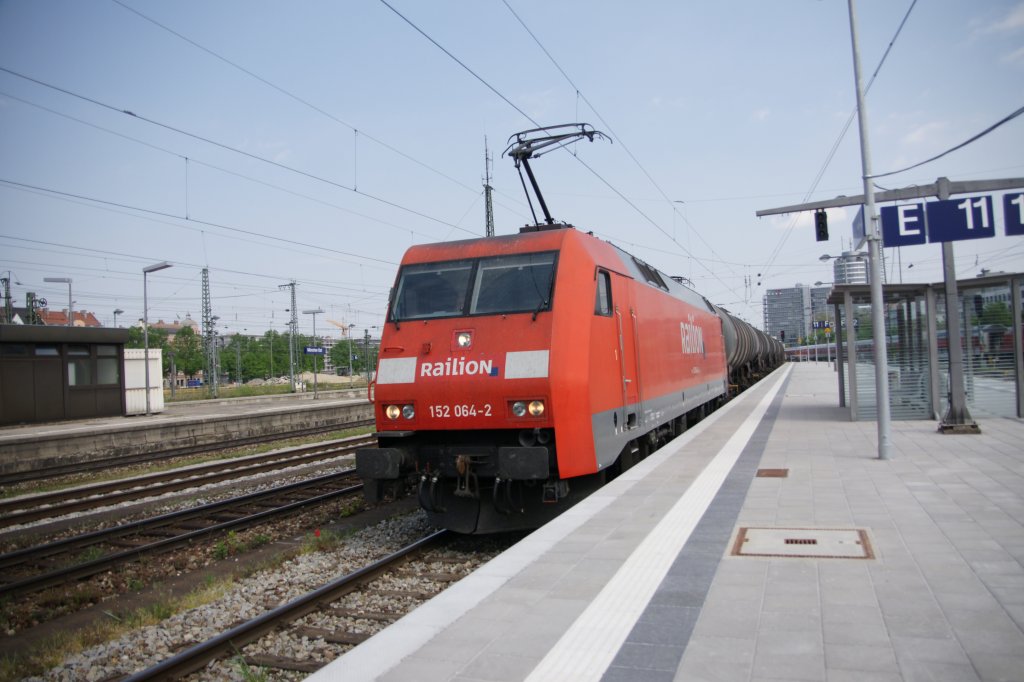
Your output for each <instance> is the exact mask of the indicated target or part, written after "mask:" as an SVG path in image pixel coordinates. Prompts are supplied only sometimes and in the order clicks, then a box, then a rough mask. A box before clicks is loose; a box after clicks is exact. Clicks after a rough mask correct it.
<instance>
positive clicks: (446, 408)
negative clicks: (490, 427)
mask: <svg viewBox="0 0 1024 682" xmlns="http://www.w3.org/2000/svg"><path fill="white" fill-rule="evenodd" d="M428 409H429V410H430V416H431V417H432V418H434V419H450V418H452V417H455V418H459V419H461V418H465V417H490V416H491V414H492V409H491V405H490V404H489V403H484V404H483V405H463V404H459V405H430V406H429V408H428Z"/></svg>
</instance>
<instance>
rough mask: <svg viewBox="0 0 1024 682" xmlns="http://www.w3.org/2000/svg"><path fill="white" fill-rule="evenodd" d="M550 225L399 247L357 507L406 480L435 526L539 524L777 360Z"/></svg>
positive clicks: (601, 250)
mask: <svg viewBox="0 0 1024 682" xmlns="http://www.w3.org/2000/svg"><path fill="white" fill-rule="evenodd" d="M528 132H530V131H528ZM531 180H532V176H531ZM546 212H547V211H546V208H545V213H546ZM552 222H553V221H551V220H550V217H549V219H548V223H549V224H548V225H547V226H533V227H527V228H523V231H522V232H521V233H520V234H517V235H511V236H502V237H491V238H485V239H472V240H466V241H457V242H447V243H440V244H429V245H423V246H414V247H412V248H410V249H409V250H408V251H407V252H406V254H405V256H404V258H403V259H402V264H401V267H400V269H399V272H398V276H397V279H396V282H395V286H394V289H393V290H392V296H391V300H390V302H389V306H388V317H387V324H386V328H385V330H384V332H383V334H382V337H381V348H380V356H379V357H380V359H379V363H378V366H377V378H376V384H375V397H374V402H375V407H374V409H375V413H376V422H377V438H378V442H379V446H380V447H379V448H377V449H367V450H361V451H359V452H358V453H357V455H356V466H357V469H358V472H359V475H360V477H361V478H362V479H363V481H364V483H365V485H366V488H365V490H366V496H367V498H368V499H370V500H379V499H380V497H381V495H382V494H383V493H385V492H392V493H395V494H397V493H398V492H399V489H400V488H402V487H404V486H405V485H406V484H407V483H408V482H414V483H415V485H416V487H417V491H418V495H419V501H420V504H421V506H422V507H423V508H424V509H425V510H426V511H427V513H428V514H429V515H430V517H431V519H432V521H433V522H434V523H436V524H437V525H439V526H442V527H445V528H450V529H452V530H455V531H459V532H462V533H487V532H495V531H503V530H512V529H519V528H533V527H537V526H539V525H541V524H542V523H544V522H545V521H547V520H549V519H550V518H552V517H554V516H556V515H557V514H559V513H561V512H562V511H564V510H565V509H566V508H568V507H569V506H571V505H572V504H574V503H576V502H578V501H579V500H581V499H582V498H584V497H586V496H587V495H588V494H589V493H590V492H592V491H593V490H595V489H596V488H597V487H599V486H600V485H602V484H603V483H605V482H606V481H607V480H609V479H611V478H613V477H614V476H615V475H617V474H618V473H620V472H622V471H624V470H625V469H627V468H629V467H630V466H632V465H633V464H635V463H636V462H637V461H639V460H640V459H642V458H643V457H645V456H646V455H647V454H648V453H649V452H650V451H651V450H653V449H654V448H656V447H657V446H658V445H659V444H661V443H663V442H666V441H667V440H668V439H670V438H672V437H674V436H676V435H678V434H679V433H681V432H682V431H684V430H685V429H686V427H687V424H688V423H689V422H691V421H694V420H696V419H699V418H700V417H702V416H703V415H704V414H705V413H706V412H707V411H710V410H711V409H714V408H715V407H717V406H718V405H719V404H721V403H722V402H724V401H725V399H726V398H727V397H728V395H729V393H730V386H732V387H733V390H737V389H742V388H743V387H745V386H746V385H748V384H749V383H750V382H752V381H756V380H757V379H758V378H760V376H762V375H763V374H765V373H766V372H767V371H769V370H771V369H773V368H774V367H776V366H777V365H778V364H779V363H781V362H782V360H783V351H782V345H781V344H780V343H779V342H778V341H777V340H775V339H771V338H770V337H768V336H766V335H765V334H763V333H762V332H760V331H758V330H755V329H753V328H752V327H750V326H749V325H747V324H746V323H744V322H742V321H741V320H738V319H736V318H734V317H732V316H731V315H729V314H728V313H726V312H725V311H723V310H721V309H719V308H716V307H715V306H713V305H711V304H710V303H708V301H707V300H706V299H705V298H703V297H702V296H701V295H700V294H698V293H696V292H695V291H693V290H692V289H690V288H688V287H686V286H684V285H683V284H680V283H679V282H677V281H675V280H673V279H672V278H670V277H667V276H665V275H663V274H662V273H660V272H659V271H658V270H656V269H654V268H652V267H651V266H649V265H648V264H646V263H644V262H643V261H641V260H639V259H637V258H635V257H633V256H630V255H629V254H627V253H626V252H624V251H622V250H621V249H619V248H617V247H615V246H613V245H612V244H609V243H607V242H604V241H602V240H600V239H597V238H595V237H593V236H591V235H589V234H585V233H583V232H580V231H577V230H575V229H573V228H572V227H570V226H565V225H563V226H556V225H553V224H551V223H552Z"/></svg>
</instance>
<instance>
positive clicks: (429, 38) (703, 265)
mask: <svg viewBox="0 0 1024 682" xmlns="http://www.w3.org/2000/svg"><path fill="white" fill-rule="evenodd" d="M380 3H381V4H382V5H384V6H385V7H387V8H388V9H390V10H391V11H392V12H394V13H395V14H396V15H397V16H398V17H399V18H400V19H402V21H404V22H405V23H407V24H408V25H409V26H410V27H412V28H413V29H414V30H415V31H416V32H417V33H419V34H420V35H421V36H423V37H424V38H426V39H427V40H428V41H429V42H430V43H431V44H433V45H434V46H435V47H437V49H439V50H441V51H442V52H444V53H445V54H446V55H447V56H448V57H449V58H450V59H452V60H453V61H454V62H455V63H456V64H458V65H459V66H461V67H462V68H463V69H464V70H465V71H467V72H468V73H469V74H470V75H472V76H473V77H474V78H475V79H476V80H478V81H479V82H480V83H482V84H483V85H484V87H486V88H487V89H488V90H490V91H491V92H493V93H494V94H495V95H497V96H498V97H499V98H500V99H501V100H502V101H504V102H505V103H507V104H508V105H509V106H511V107H512V108H513V109H515V110H516V111H517V112H519V114H521V115H522V116H523V117H524V118H525V119H526V120H528V121H530V123H532V124H533V125H534V126H536V127H537V128H540V127H542V126H541V124H540V123H538V122H537V121H536V120H535V119H534V118H533V117H532V116H530V115H529V114H527V113H526V112H525V111H523V110H522V109H521V108H520V107H519V106H518V105H517V104H515V103H514V102H513V101H512V100H510V99H509V98H508V97H506V96H505V95H504V94H502V93H501V91H499V90H498V89H497V88H496V87H494V86H493V85H491V84H490V83H489V82H487V80H485V79H484V78H483V77H482V76H480V75H479V74H478V73H477V72H476V71H474V70H473V69H471V68H470V67H469V66H468V65H467V64H466V63H465V62H463V61H462V60H461V59H459V58H458V57H456V56H455V55H454V54H452V52H451V51H449V50H448V49H447V48H445V47H444V46H443V45H441V44H440V43H439V42H437V41H436V40H434V38H432V37H431V36H430V35H429V34H428V33H427V32H426V31H424V30H423V29H421V28H420V27H419V26H417V25H416V24H415V23H414V22H413V21H412V20H410V19H409V18H408V17H406V16H405V15H404V14H402V13H401V12H399V11H398V10H397V9H395V8H394V7H393V6H391V5H390V4H389V3H388V2H387V0H380ZM573 158H575V159H576V161H578V162H579V163H580V164H581V165H582V166H583V167H584V168H586V169H587V170H588V171H590V172H591V173H592V174H593V175H594V177H596V178H597V179H598V180H600V181H601V182H602V183H604V185H605V186H606V187H608V188H609V189H610V190H612V192H614V193H615V194H616V195H617V196H618V197H619V198H620V199H622V200H623V201H625V202H626V204H627V205H629V206H630V207H631V208H632V209H633V210H634V211H636V212H637V214H639V215H640V216H641V217H642V218H643V219H644V220H646V221H647V222H648V223H650V224H651V225H652V226H653V227H654V228H655V229H657V230H658V231H659V232H661V233H662V234H664V235H665V236H667V237H668V238H669V239H670V240H671V241H672V242H673V243H675V244H676V245H677V246H679V247H680V248H682V249H684V250H685V251H686V252H687V253H688V254H689V250H688V249H686V247H684V246H683V245H682V244H679V242H677V241H676V240H675V238H674V237H673V236H672V235H670V234H669V233H668V232H667V231H666V230H665V229H664V228H662V227H661V226H660V225H658V223H657V222H656V221H655V220H654V219H652V218H651V217H650V216H648V215H647V214H646V213H645V212H644V211H643V210H641V209H640V207H639V206H637V205H636V204H635V203H634V202H633V201H631V200H630V199H629V198H628V197H626V195H625V194H623V193H622V192H621V191H619V190H618V189H617V188H616V187H615V186H613V185H612V184H611V183H610V182H608V180H606V179H605V178H604V177H602V176H601V175H600V174H598V172H597V171H596V170H594V168H593V167H591V166H590V165H588V164H587V163H586V162H585V161H583V159H581V158H579V156H577V155H575V154H573ZM690 255H691V257H692V254H690ZM695 260H696V261H697V262H698V263H699V264H700V265H701V267H703V268H704V269H705V270H707V271H708V272H709V273H711V275H712V277H716V278H717V276H716V275H715V272H714V271H713V270H712V269H711V268H709V267H708V266H707V265H705V264H704V263H703V262H701V260H700V259H699V258H695ZM719 282H720V283H721V284H722V285H723V286H725V287H726V289H727V290H729V291H730V292H731V293H732V294H733V295H738V294H736V292H735V291H733V290H732V288H731V287H730V286H729V285H728V284H727V283H726V282H725V281H723V280H721V279H719Z"/></svg>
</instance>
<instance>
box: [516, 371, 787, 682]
mask: <svg viewBox="0 0 1024 682" xmlns="http://www.w3.org/2000/svg"><path fill="white" fill-rule="evenodd" d="M787 373H788V372H787ZM787 373H783V374H782V375H780V377H779V378H777V379H776V383H775V385H774V386H772V387H771V388H770V389H769V391H768V392H767V393H766V394H765V395H764V397H763V398H762V399H761V401H760V402H759V403H758V404H757V406H756V407H755V408H754V410H753V411H752V412H751V413H750V415H749V416H748V417H747V418H746V419H745V420H744V421H743V423H742V424H741V425H740V426H739V428H737V429H736V431H735V432H734V433H733V435H732V436H731V437H730V438H729V440H728V441H727V442H726V443H725V445H723V446H722V449H721V450H719V451H718V453H717V454H716V455H715V456H714V458H713V459H712V460H711V461H710V462H709V463H708V465H707V466H706V467H705V468H704V470H703V471H702V472H701V473H700V474H699V475H698V476H697V478H696V479H695V480H694V482H693V484H692V485H690V487H689V488H688V489H687V490H686V492H685V493H684V494H683V496H682V497H680V498H679V501H678V502H676V504H675V505H674V506H673V507H672V509H671V510H669V512H668V513H667V514H666V515H665V517H664V518H663V519H662V520H661V521H660V522H658V525H657V526H655V527H654V529H653V530H652V531H651V532H650V533H649V534H648V535H647V537H646V538H644V540H643V541H642V542H641V543H640V546H639V547H637V549H636V551H635V552H633V554H632V555H630V557H629V558H628V559H627V560H626V562H625V563H623V565H622V566H621V567H620V568H619V570H618V572H617V573H616V574H615V575H614V576H613V577H612V579H611V580H610V581H608V584H607V585H605V587H604V589H602V590H601V592H600V593H599V594H598V595H597V597H596V598H595V599H594V601H592V602H591V603H590V605H589V606H587V608H586V609H585V610H584V611H583V613H582V614H580V617H579V618H577V619H576V622H574V623H573V624H572V625H571V626H570V627H569V629H568V630H567V631H566V632H565V634H564V635H562V638H561V639H560V640H559V641H558V642H557V643H556V644H555V646H554V647H553V648H552V649H551V650H550V651H549V652H548V653H547V655H546V656H545V657H544V658H543V659H542V660H541V662H540V663H539V664H538V665H537V667H536V668H534V670H533V672H531V673H530V675H529V677H527V678H526V679H527V680H528V681H530V682H542V681H545V680H595V681H596V680H600V679H601V676H602V675H603V674H604V672H605V671H606V670H607V669H608V666H609V665H611V663H612V661H613V660H614V658H615V655H616V654H617V653H618V651H619V649H620V648H621V647H622V644H623V642H625V641H626V638H627V637H628V636H629V633H630V631H631V630H632V629H633V626H634V625H635V624H636V622H637V621H638V620H639V619H640V616H641V614H642V613H643V611H644V609H645V608H646V607H647V604H648V602H650V600H651V597H653V596H654V593H655V591H656V590H657V589H658V585H660V584H661V581H662V580H664V578H665V575H667V573H668V571H669V568H671V566H672V562H673V561H675V559H676V557H677V556H678V554H679V552H680V551H681V550H682V548H683V545H685V544H686V541H687V540H688V539H689V537H690V534H691V533H692V532H693V529H694V528H695V527H696V526H697V523H698V522H699V521H700V519H701V517H702V516H703V515H704V512H705V511H706V510H707V508H708V506H709V505H710V504H711V501H712V500H713V499H714V497H715V495H716V494H717V493H718V490H719V488H720V487H721V486H722V483H723V482H724V481H725V478H726V476H728V474H729V472H730V471H731V470H732V467H733V465H734V464H735V463H736V460H737V459H739V456H740V454H741V453H742V452H743V449H744V448H745V447H746V445H747V442H748V441H749V440H750V438H751V436H753V435H754V431H755V430H756V429H757V427H758V425H759V424H760V423H761V420H762V418H763V417H764V415H765V413H766V412H767V411H768V407H769V406H770V405H771V402H772V400H774V398H775V396H776V394H777V393H778V391H779V389H780V388H781V386H782V384H783V379H784V378H785V375H786V374H787Z"/></svg>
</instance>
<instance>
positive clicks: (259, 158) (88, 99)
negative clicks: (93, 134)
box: [0, 66, 475, 234]
mask: <svg viewBox="0 0 1024 682" xmlns="http://www.w3.org/2000/svg"><path fill="white" fill-rule="evenodd" d="M0 71H3V72H4V73H8V74H10V75H12V76H15V77H17V78H22V79H24V80H27V81H29V82H31V83H35V84H36V85H40V86H42V87H44V88H49V89H51V90H54V91H56V92H60V93H63V94H65V95H68V96H70V97H74V98H76V99H80V100H82V101H84V102H89V103H90V104H94V105H96V106H98V107H102V108H104V109H107V110H109V111H113V112H117V113H120V114H124V115H126V116H131V117H132V118H135V119H138V120H140V121H143V122H145V123H149V124H150V125H154V126H157V127H159V128H163V129H165V130H169V131H171V132H174V133H178V134H179V135H184V136H186V137H191V138H192V139H195V140H199V141H200V142H204V143H206V144H209V145H213V146H215V147H219V148H221V149H224V150H226V151H229V152H232V153H235V154H239V155H241V156H245V157H248V158H250V159H253V160H256V161H259V162H261V163H266V164H269V165H271V166H276V167H277V168H280V169H282V170H286V171H288V172H291V173H295V174H297V175H301V176H303V177H306V178H309V179H311V180H316V181H317V182H322V183H324V184H326V185H330V186H332V187H337V188H338V189H343V190H345V191H347V192H352V193H353V194H357V195H359V196H362V197H366V198H368V199H371V200H373V201H376V202H379V203H382V204H385V205H387V206H390V207H392V208H396V209H398V210H400V211H405V212H406V213H410V214H412V215H415V216H418V217H420V218H424V219H426V220H430V221H432V222H435V223H438V224H440V225H444V226H446V227H453V228H455V229H457V230H462V231H463V232H467V233H469V234H475V233H474V232H472V231H470V230H467V229H465V228H464V227H460V226H458V225H455V224H454V223H450V222H448V221H446V220H442V219H440V218H436V217H434V216H431V215H428V214H426V213H423V212H421V211H417V210H416V209H413V208H409V207H408V206H404V205H402V204H399V203H397V202H394V201H391V200H389V199H385V198H383V197H379V196H377V195H375V194H370V193H369V192H363V191H361V190H357V189H355V188H354V187H349V186H348V185H346V184H344V183H340V182H337V181H334V180H331V179H329V178H325V177H322V176H320V175H316V174H315V173H310V172H308V171H304V170H301V169H299V168H294V167H292V166H288V165H286V164H283V163H280V162H278V161H274V160H273V159H268V158H266V157H263V156H260V155H259V154H253V153H252V152H247V151H245V150H244V149H238V148H237V147H232V146H231V145H228V144H225V143H223V142H218V141H216V140H213V139H211V138H208V137H204V136H202V135H199V134H197V133H192V132H189V131H187V130H183V129H181V128H177V127H175V126H172V125H170V124H168V123H163V122H161V121H157V120H155V119H152V118H149V117H147V116H143V115H141V114H137V113H135V112H133V111H131V110H129V109H119V108H117V107H116V106H113V105H111V104H107V103H106V102H101V101H100V100H97V99H94V98H92V97H88V96H86V95H82V94H80V93H77V92H73V91H71V90H68V89H66V88H62V87H60V86H57V85H53V84H52V83H47V82H46V81H43V80H40V79H38V78H33V77H32V76H28V75H25V74H23V73H19V72H17V71H14V70H12V69H8V68H7V67H4V66H0Z"/></svg>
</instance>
